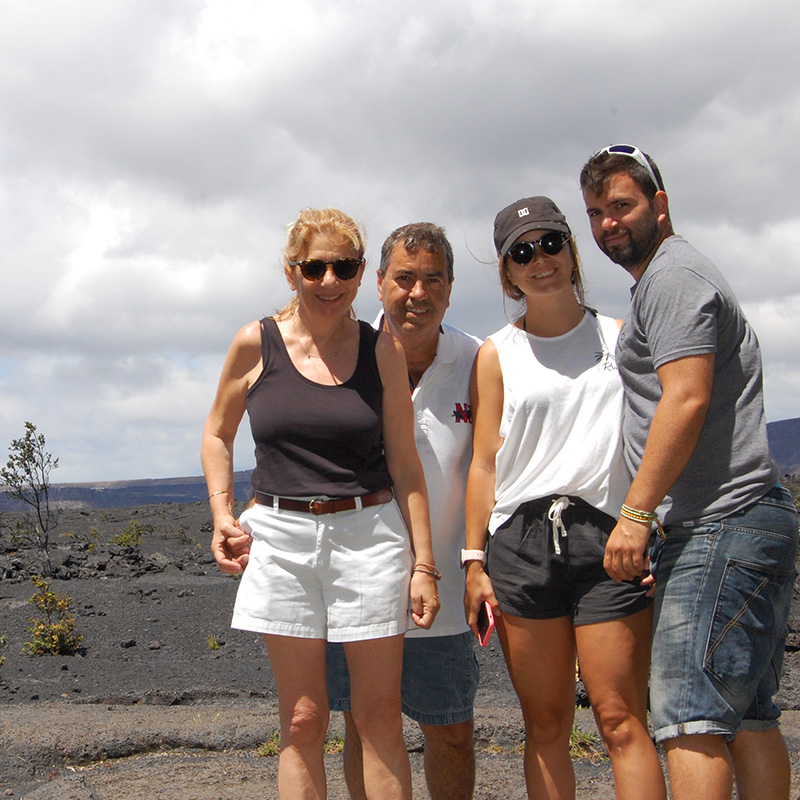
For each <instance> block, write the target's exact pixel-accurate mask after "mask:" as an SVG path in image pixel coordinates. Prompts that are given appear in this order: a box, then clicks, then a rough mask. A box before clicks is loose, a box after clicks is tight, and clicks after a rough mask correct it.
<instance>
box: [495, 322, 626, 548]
mask: <svg viewBox="0 0 800 800" xmlns="http://www.w3.org/2000/svg"><path fill="white" fill-rule="evenodd" d="M618 333H619V329H618V327H617V322H616V320H614V319H611V318H610V317H602V316H595V315H594V314H593V313H591V312H589V311H587V312H586V313H585V314H584V317H583V319H582V320H581V322H580V323H579V324H578V325H577V326H576V327H575V328H573V329H572V330H571V331H569V333H566V334H564V335H563V336H556V337H552V338H542V337H539V336H533V335H531V334H529V333H525V332H524V331H522V330H520V329H519V328H517V327H515V326H514V325H510V324H509V325H507V326H506V327H505V328H503V329H502V330H500V331H498V332H497V333H495V334H493V335H492V336H490V337H489V338H490V339H491V340H492V341H493V342H494V344H495V347H496V348H497V353H498V355H499V358H500V367H501V369H502V372H503V390H504V399H503V417H502V420H501V423H500V435H501V436H502V437H503V440H504V441H503V444H502V445H501V447H500V449H499V451H498V453H497V458H496V467H497V477H496V487H495V507H494V510H493V512H492V516H491V519H490V521H489V532H490V533H494V532H495V531H496V530H497V528H498V527H499V526H500V525H502V524H503V522H505V520H506V519H508V517H509V516H511V514H512V513H513V512H514V511H515V510H516V509H517V508H518V507H519V506H520V505H521V504H522V503H524V502H527V501H528V500H536V499H538V498H541V497H548V496H550V495H570V496H573V497H580V498H581V499H582V500H585V501H586V502H587V503H589V504H590V505H592V506H594V507H595V508H597V509H599V510H600V511H604V512H606V513H607V514H610V515H611V516H613V517H616V516H617V515H618V514H619V509H620V506H621V504H622V502H623V501H624V499H625V495H626V493H627V491H628V487H629V486H630V478H629V476H628V472H627V469H626V467H625V464H624V462H623V459H622V383H621V381H620V378H619V373H618V372H617V364H616V361H615V359H614V351H615V347H616V342H617V334H618Z"/></svg>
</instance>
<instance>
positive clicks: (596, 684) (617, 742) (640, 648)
mask: <svg viewBox="0 0 800 800" xmlns="http://www.w3.org/2000/svg"><path fill="white" fill-rule="evenodd" d="M652 629H653V612H652V608H649V609H645V610H644V611H640V612H639V613H637V614H632V615H631V616H628V617H624V618H622V619H618V620H612V621H610V622H599V623H596V624H593V625H581V626H579V627H577V628H576V629H575V640H576V642H577V647H578V660H579V662H580V666H581V676H582V677H583V682H584V684H585V686H586V691H587V693H588V694H589V699H590V701H591V703H592V710H593V711H594V716H595V720H596V721H597V727H598V728H599V730H600V734H601V735H602V737H603V742H604V743H605V746H606V750H607V751H608V755H609V758H610V759H611V766H612V767H613V769H614V781H615V785H616V793H617V798H619V800H666V796H667V790H666V785H665V782H664V775H663V772H662V770H661V762H660V761H659V759H658V755H657V753H656V749H655V746H654V745H653V742H652V739H651V738H650V733H649V731H648V729H647V682H648V677H649V674H650V641H651V638H652Z"/></svg>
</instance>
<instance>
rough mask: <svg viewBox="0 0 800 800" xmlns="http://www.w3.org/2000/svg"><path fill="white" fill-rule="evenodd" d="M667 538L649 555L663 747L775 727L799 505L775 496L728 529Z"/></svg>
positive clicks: (655, 717) (778, 492) (696, 528)
mask: <svg viewBox="0 0 800 800" xmlns="http://www.w3.org/2000/svg"><path fill="white" fill-rule="evenodd" d="M665 531H666V540H665V541H663V542H662V541H660V540H659V541H657V542H656V544H655V545H654V547H653V550H652V553H651V566H652V571H653V574H654V575H655V577H656V581H657V589H656V604H655V630H654V634H653V656H652V673H651V685H650V706H651V715H652V723H653V728H654V730H655V737H656V741H658V742H662V741H664V740H665V739H672V738H674V737H676V736H682V735H684V734H720V735H723V736H725V737H726V738H728V739H729V740H730V739H733V738H734V737H735V736H736V733H737V732H738V731H740V730H747V731H762V730H766V729H768V728H772V727H775V726H776V725H777V724H778V722H777V720H778V717H780V713H781V712H780V709H779V708H778V707H777V706H776V705H775V703H774V701H773V699H772V698H773V696H774V695H775V693H776V692H777V691H778V682H779V679H780V674H781V667H782V665H783V650H784V644H785V641H786V634H787V632H788V618H789V606H790V604H791V600H792V593H793V590H794V581H795V575H796V570H795V563H796V559H797V548H798V531H797V512H796V510H795V507H794V504H793V503H792V498H791V495H790V494H789V492H787V491H786V490H785V489H784V488H783V487H782V486H776V487H774V488H773V489H771V490H770V491H769V492H767V494H765V495H764V496H763V497H762V498H761V499H760V500H758V501H756V502H755V503H752V504H751V505H749V506H747V507H745V508H744V509H742V510H741V511H738V512H736V513H735V514H732V515H730V516H728V517H725V518H724V519H721V520H717V521H715V522H708V523H702V524H701V523H698V524H696V525H692V524H688V525H687V524H684V525H671V526H668V527H667V528H666V529H665Z"/></svg>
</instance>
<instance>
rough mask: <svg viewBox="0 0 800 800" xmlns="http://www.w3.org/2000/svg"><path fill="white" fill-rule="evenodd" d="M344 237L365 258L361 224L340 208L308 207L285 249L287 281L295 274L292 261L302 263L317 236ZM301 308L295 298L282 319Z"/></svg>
mask: <svg viewBox="0 0 800 800" xmlns="http://www.w3.org/2000/svg"><path fill="white" fill-rule="evenodd" d="M321 234H326V235H328V236H341V237H343V238H344V239H346V240H347V241H348V242H350V244H352V245H353V249H354V250H355V251H356V253H358V257H359V258H363V257H364V249H365V244H364V235H363V233H362V231H361V228H360V227H359V225H358V223H357V222H356V221H355V220H354V219H353V218H352V217H350V216H348V215H347V214H345V213H344V212H343V211H339V209H338V208H304V209H303V210H302V211H301V212H300V213H299V214H298V215H297V219H296V220H295V221H294V222H292V223H291V225H289V227H288V230H287V233H286V243H285V244H284V246H283V270H284V273H285V274H286V276H287V278H288V277H291V276H292V275H293V269H294V267H292V266H291V265H290V264H289V262H290V261H302V256H303V255H305V253H306V252H307V250H308V245H309V243H310V242H311V240H312V239H313V238H314V237H315V236H319V235H321ZM296 307H297V296H296V295H295V296H294V297H293V298H292V299H291V300H290V301H289V303H288V305H286V306H285V307H284V308H282V309H281V310H280V311H278V312H277V314H276V316H277V317H278V318H284V317H286V316H289V315H290V314H292V313H293V312H294V309H295V308H296ZM351 313H352V312H351Z"/></svg>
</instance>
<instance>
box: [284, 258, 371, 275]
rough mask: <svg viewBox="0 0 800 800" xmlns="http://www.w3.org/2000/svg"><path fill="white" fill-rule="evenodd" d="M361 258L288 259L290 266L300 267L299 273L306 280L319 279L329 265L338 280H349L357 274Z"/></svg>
mask: <svg viewBox="0 0 800 800" xmlns="http://www.w3.org/2000/svg"><path fill="white" fill-rule="evenodd" d="M363 263H364V259H363V258H340V259H338V260H337V261H323V260H322V259H321V258H307V259H306V260H305V261H290V262H289V265H290V266H292V267H300V274H301V275H302V276H303V277H304V278H305V279H306V280H307V281H318V280H321V279H322V277H323V275H325V273H326V272H327V271H328V267H331V269H332V270H333V274H334V275H335V276H336V277H337V278H338V279H339V280H340V281H349V280H352V279H353V278H355V276H356V275H357V274H358V269H359V267H360V266H361V265H362V264H363Z"/></svg>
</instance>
